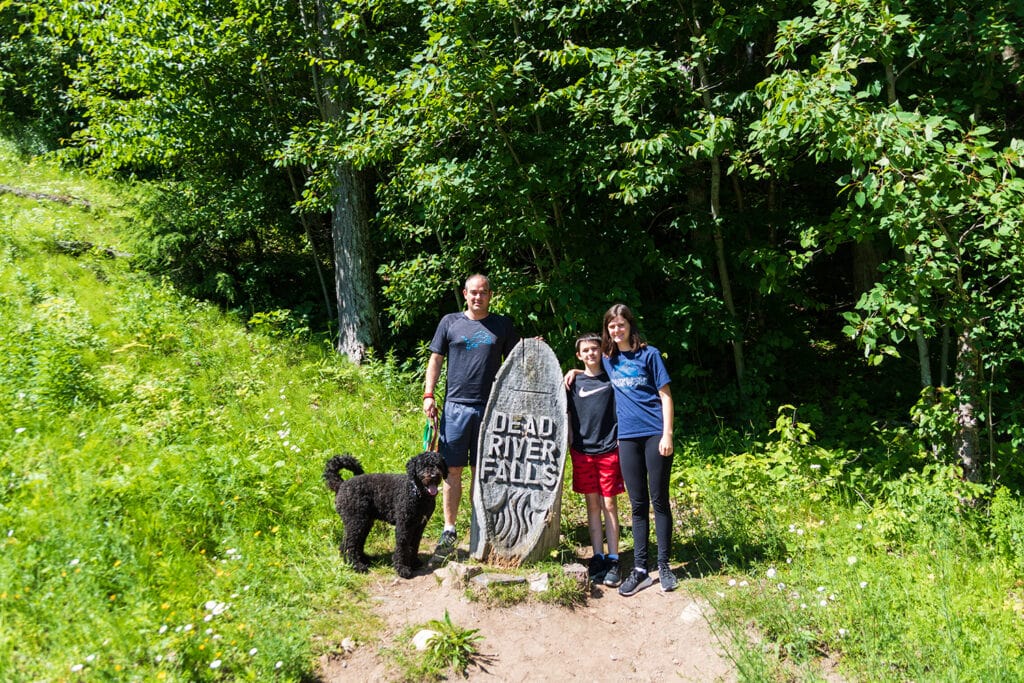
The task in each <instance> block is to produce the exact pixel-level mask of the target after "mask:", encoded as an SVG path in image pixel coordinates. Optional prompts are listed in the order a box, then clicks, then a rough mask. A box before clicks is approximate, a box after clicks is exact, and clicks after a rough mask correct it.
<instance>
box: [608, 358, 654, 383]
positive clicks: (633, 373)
mask: <svg viewBox="0 0 1024 683" xmlns="http://www.w3.org/2000/svg"><path fill="white" fill-rule="evenodd" d="M645 383H647V373H646V372H645V371H644V367H643V366H642V365H640V364H639V363H637V362H635V361H633V360H631V359H629V358H622V359H621V360H620V361H619V362H618V363H617V364H614V365H613V366H612V384H614V385H615V386H616V388H618V389H622V390H625V391H629V390H632V389H633V388H634V387H636V386H637V385H640V384H645Z"/></svg>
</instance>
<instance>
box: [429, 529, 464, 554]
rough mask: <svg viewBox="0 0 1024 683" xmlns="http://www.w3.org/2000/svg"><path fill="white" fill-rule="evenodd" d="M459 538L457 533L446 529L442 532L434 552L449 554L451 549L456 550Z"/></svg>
mask: <svg viewBox="0 0 1024 683" xmlns="http://www.w3.org/2000/svg"><path fill="white" fill-rule="evenodd" d="M458 540H459V539H458V536H456V535H455V532H454V531H451V530H450V529H445V530H444V531H442V532H441V540H440V541H438V542H437V549H436V550H434V554H436V555H447V554H449V553H450V552H451V551H453V550H455V543H456V541H458Z"/></svg>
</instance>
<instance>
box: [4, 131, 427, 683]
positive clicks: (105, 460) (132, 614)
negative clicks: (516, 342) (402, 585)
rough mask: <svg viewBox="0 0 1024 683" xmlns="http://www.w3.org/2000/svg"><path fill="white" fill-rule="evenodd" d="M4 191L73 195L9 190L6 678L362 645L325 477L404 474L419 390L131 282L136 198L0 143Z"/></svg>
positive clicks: (221, 669) (155, 285) (157, 674)
mask: <svg viewBox="0 0 1024 683" xmlns="http://www.w3.org/2000/svg"><path fill="white" fill-rule="evenodd" d="M0 184H2V185H6V186H11V187H14V188H16V189H18V190H22V191H29V192H34V193H40V194H45V195H60V196H63V197H65V198H67V197H73V198H76V201H72V202H70V203H62V202H60V201H54V200H53V199H48V198H46V197H38V196H37V197H26V196H17V195H15V194H12V193H9V192H8V193H3V194H0V449H2V453H3V457H2V461H0V680H61V679H67V680H73V679H77V678H79V677H82V676H85V677H88V679H89V680H135V679H138V680H156V679H161V680H189V681H193V680H204V679H230V680H237V679H248V680H269V679H271V677H273V678H274V680H296V679H300V678H302V677H304V676H308V675H309V674H310V673H311V671H312V667H313V662H314V656H315V654H316V653H315V652H314V651H313V649H312V648H313V644H314V643H315V642H317V639H316V638H314V636H315V635H320V636H324V635H326V636H331V635H332V634H333V630H335V629H337V630H341V631H343V632H344V635H350V636H355V637H356V638H357V639H358V638H359V637H360V636H361V635H365V634H366V633H368V632H370V630H371V629H372V624H371V623H370V622H369V621H368V619H367V613H366V612H365V611H364V610H363V609H362V608H361V607H360V604H359V590H358V588H359V586H360V585H361V583H360V579H357V578H356V577H354V576H353V575H351V574H350V572H349V570H347V569H346V568H345V567H344V565H343V563H342V562H341V561H340V560H339V558H338V555H337V540H338V533H339V527H340V525H339V523H338V519H337V516H336V515H335V513H334V511H333V507H332V504H331V500H330V496H329V493H328V491H327V490H326V488H325V487H324V485H323V482H322V480H321V472H322V468H323V463H324V460H325V459H326V458H327V457H328V456H329V455H331V454H333V453H335V452H340V451H351V452H353V453H356V454H358V455H359V456H360V457H361V458H362V459H363V460H364V464H365V465H367V466H368V469H374V470H378V471H380V470H383V469H391V470H395V471H400V469H401V465H402V463H404V461H405V459H406V458H407V457H409V456H410V455H412V454H414V453H415V452H416V451H417V450H419V446H420V443H419V439H420V431H419V430H420V427H421V421H420V415H419V412H418V403H416V402H415V400H411V399H415V396H411V395H410V392H412V393H415V388H414V387H413V386H412V383H411V382H410V381H409V378H407V377H400V376H399V375H398V373H397V372H393V371H392V369H391V366H388V365H387V364H384V363H378V364H377V365H376V366H375V369H374V370H371V371H370V372H367V371H366V370H363V371H359V370H357V369H355V368H353V367H352V366H350V365H348V364H347V363H346V362H344V361H343V360H341V359H340V358H338V357H337V356H336V355H335V354H333V353H332V352H331V350H330V348H329V346H327V345H324V344H319V343H316V342H314V341H310V340H304V339H296V338H294V337H292V336H290V335H288V334H284V335H276V336H275V335H274V334H259V333H253V332H250V331H247V329H246V327H245V326H244V325H243V324H241V323H240V321H238V320H234V319H232V318H231V317H229V316H225V315H223V314H222V313H221V312H220V311H218V310H216V309H214V308H211V307H209V306H206V305H202V304H200V303H198V302H195V301H190V300H185V299H183V298H182V297H181V296H179V295H178V294H176V293H175V292H174V291H173V290H172V289H171V288H170V287H168V286H165V285H161V283H159V282H154V281H153V280H152V279H151V277H149V276H148V275H146V274H143V273H140V272H136V271H134V270H133V269H132V265H131V262H132V261H131V257H130V255H128V254H127V252H128V251H129V250H130V248H129V246H127V242H126V241H125V240H123V239H122V237H121V235H122V234H126V233H124V232H123V231H124V228H125V227H126V226H129V224H130V223H131V222H132V221H136V220H139V218H138V217H137V216H136V215H135V214H134V213H133V211H132V192H133V190H132V189H131V188H125V187H115V186H113V185H110V184H105V183H102V182H98V181H95V180H90V179H87V178H76V177H75V176H72V175H68V174H67V173H63V172H57V171H56V170H54V169H53V168H51V167H48V166H46V165H44V164H38V163H37V164H28V163H25V162H23V161H22V160H19V159H17V158H16V157H15V154H14V152H13V148H11V147H7V146H2V147H0ZM77 200H84V201H77ZM84 202H88V205H86V204H85V203H84ZM70 242H88V243H90V244H92V245H95V247H96V248H93V249H91V250H86V251H84V252H80V253H77V252H78V251H79V249H80V248H81V247H82V245H77V246H76V248H72V249H71V252H72V253H68V243H70ZM269 331H270V332H274V331H275V330H273V329H270V330H269ZM282 336H283V337H284V338H282ZM371 376H372V381H371V379H369V378H370V377H371ZM327 615H329V618H327ZM328 640H329V638H328Z"/></svg>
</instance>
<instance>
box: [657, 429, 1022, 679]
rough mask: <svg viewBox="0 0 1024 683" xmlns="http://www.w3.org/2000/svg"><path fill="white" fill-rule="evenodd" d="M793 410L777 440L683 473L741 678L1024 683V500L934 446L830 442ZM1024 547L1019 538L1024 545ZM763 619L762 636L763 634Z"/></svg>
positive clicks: (691, 539) (699, 562)
mask: <svg viewBox="0 0 1024 683" xmlns="http://www.w3.org/2000/svg"><path fill="white" fill-rule="evenodd" d="M791 413H792V411H791V410H785V411H782V412H780V417H779V421H778V423H777V425H776V428H775V430H774V436H775V439H774V440H772V441H768V442H764V443H761V444H755V445H754V446H753V447H752V448H750V449H749V450H748V451H747V452H744V453H738V454H735V455H731V456H726V457H724V458H720V457H717V456H710V457H711V460H712V461H711V462H708V461H707V460H706V459H703V458H701V459H698V458H695V457H693V454H691V455H690V456H689V457H688V458H685V460H687V464H686V465H685V466H684V467H682V468H681V469H679V470H678V472H677V474H678V482H679V485H680V487H681V488H680V489H679V490H680V491H681V492H682V493H683V495H682V496H681V497H680V499H679V500H680V502H684V501H685V506H681V507H682V508H684V509H685V514H684V515H683V516H682V517H683V520H682V521H683V528H684V534H683V535H684V537H685V538H686V541H685V542H684V544H683V547H682V552H683V553H685V554H686V555H688V556H689V557H691V558H692V566H693V567H695V568H696V569H695V570H694V571H695V572H698V573H702V574H703V575H705V576H707V577H708V578H707V579H706V580H704V581H702V582H697V583H694V584H691V585H692V586H693V587H694V588H695V589H696V590H698V591H699V592H701V593H702V594H703V595H704V596H705V597H706V598H707V599H709V600H710V601H711V603H712V604H713V605H714V606H715V608H716V610H717V614H718V619H717V620H716V628H717V629H719V631H720V635H721V637H722V640H723V642H724V643H727V645H728V647H727V649H728V651H729V652H730V654H731V656H732V657H733V659H734V661H735V662H736V663H737V666H738V668H739V671H740V677H741V679H742V680H747V681H763V680H821V678H822V676H823V675H824V674H823V672H822V671H821V666H822V664H821V662H822V659H823V658H824V659H826V660H827V661H830V662H832V664H833V665H834V666H836V667H837V668H838V670H839V673H840V674H841V675H843V676H844V677H846V679H847V680H851V681H979V682H981V681H1019V680H1024V659H1022V658H1021V656H1020V655H1021V654H1022V653H1021V646H1022V643H1024V588H1022V586H1024V581H1022V580H1021V574H1020V568H1021V565H1020V564H1019V557H1018V556H1017V555H1016V553H1015V551H1014V548H1015V547H1016V548H1019V547H1022V546H1021V545H1020V544H1019V541H1015V540H1014V539H1018V538H1019V536H1018V534H1019V532H1020V530H1021V529H1024V507H1022V506H1021V504H1020V502H1019V500H1017V497H1016V496H1011V495H1010V494H1009V493H1008V492H1006V491H1005V489H1004V490H1003V492H1002V493H1000V494H998V495H997V496H996V499H997V507H998V514H995V515H991V516H990V515H989V514H988V508H987V506H986V504H985V502H984V501H985V498H986V496H987V495H988V491H987V488H986V487H984V486H979V485H975V484H970V483H968V482H965V481H963V480H962V478H961V477H960V476H959V471H958V468H956V467H954V466H946V465H942V464H940V463H936V462H934V461H933V460H932V459H931V458H930V456H929V455H926V454H922V453H913V452H909V453H904V454H903V456H902V457H904V458H905V461H904V468H903V472H902V473H899V474H897V473H895V472H894V471H893V470H892V469H890V468H879V469H878V471H879V472H886V473H887V474H886V475H885V476H882V475H880V474H879V473H877V472H875V471H874V469H873V467H872V458H882V459H886V462H887V463H890V464H891V459H892V458H893V457H896V455H895V454H893V453H878V454H869V453H867V452H864V451H861V452H856V453H855V452H847V453H844V452H838V451H829V450H826V449H823V448H820V447H817V446H816V445H815V444H814V442H813V439H814V434H813V432H812V431H811V428H810V426H809V425H807V424H803V423H798V422H796V421H794V420H793V419H792V414H791ZM1015 543H1017V545H1015ZM750 626H753V627H754V629H753V630H754V632H756V634H757V636H756V637H755V638H754V639H751V633H752V631H751V629H750Z"/></svg>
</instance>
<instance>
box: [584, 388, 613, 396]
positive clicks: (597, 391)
mask: <svg viewBox="0 0 1024 683" xmlns="http://www.w3.org/2000/svg"><path fill="white" fill-rule="evenodd" d="M607 388H608V387H601V388H600V389H591V390H590V391H587V390H586V389H580V398H586V397H587V396H593V395H594V394H597V393H600V392H602V391H604V390H605V389H607Z"/></svg>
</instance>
